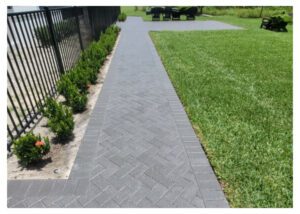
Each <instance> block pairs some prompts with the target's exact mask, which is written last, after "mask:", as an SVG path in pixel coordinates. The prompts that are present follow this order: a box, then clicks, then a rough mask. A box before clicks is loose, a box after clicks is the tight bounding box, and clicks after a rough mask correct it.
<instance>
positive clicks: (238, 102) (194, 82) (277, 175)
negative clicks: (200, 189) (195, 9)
mask: <svg viewBox="0 0 300 214" xmlns="http://www.w3.org/2000/svg"><path fill="white" fill-rule="evenodd" d="M203 18H204V17H203ZM204 19H208V20H218V21H223V22H227V23H229V24H235V25H238V26H241V27H243V28H244V29H243V30H234V31H230V30H225V31H189V32H150V35H151V38H152V40H153V42H154V44H155V46H156V49H157V51H158V53H159V55H160V57H161V59H162V62H163V64H164V66H165V68H166V70H167V72H168V75H169V77H170V79H171V81H172V83H173V85H174V87H175V89H176V92H177V94H178V96H179V97H180V99H181V102H182V103H183V105H184V107H185V110H186V112H187V114H188V116H189V119H190V121H191V122H192V124H193V127H194V129H195V131H196V133H197V135H198V136H199V138H200V140H201V142H202V144H203V146H204V149H205V151H206V153H207V155H208V158H209V160H210V162H211V164H212V166H213V168H214V171H215V173H216V175H217V177H218V179H219V181H220V183H221V185H222V186H223V188H224V192H225V194H226V197H227V199H228V200H229V202H230V206H231V207H292V206H293V164H292V160H293V154H292V118H293V108H292V107H293V105H292V104H293V102H292V95H293V93H292V88H293V83H292V77H293V73H292V62H293V55H292V43H293V42H292V41H293V38H292V26H291V25H289V26H288V30H289V32H288V33H278V32H277V33H276V32H271V31H267V30H263V29H259V25H260V22H261V19H241V18H237V17H233V16H230V17H212V18H204Z"/></svg>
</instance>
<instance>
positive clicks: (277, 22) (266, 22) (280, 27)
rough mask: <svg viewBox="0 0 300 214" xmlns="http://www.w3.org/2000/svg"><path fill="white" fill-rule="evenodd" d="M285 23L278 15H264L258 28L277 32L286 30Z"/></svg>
mask: <svg viewBox="0 0 300 214" xmlns="http://www.w3.org/2000/svg"><path fill="white" fill-rule="evenodd" d="M287 24H288V23H287V22H285V21H284V20H283V19H282V18H281V17H280V16H272V17H264V18H263V19H262V22H261V25H260V28H264V29H267V30H271V31H277V32H287V29H286V26H287Z"/></svg>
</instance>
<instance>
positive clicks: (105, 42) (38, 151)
mask: <svg viewBox="0 0 300 214" xmlns="http://www.w3.org/2000/svg"><path fill="white" fill-rule="evenodd" d="M119 31H120V29H119V28H118V27H116V26H111V27H108V28H107V29H106V31H105V32H104V33H103V34H101V36H100V39H99V40H98V41H97V42H92V43H91V45H90V46H89V47H88V48H87V49H86V50H84V51H83V52H82V54H81V57H80V59H79V61H78V63H77V64H76V66H74V68H72V69H71V70H70V71H68V72H67V73H66V74H64V75H63V76H62V77H61V79H60V80H59V82H58V85H57V90H58V92H59V93H60V94H61V95H63V96H64V97H65V99H66V102H65V103H66V105H64V104H62V103H60V102H58V101H56V100H55V99H53V98H48V99H46V101H45V105H44V106H40V109H41V112H42V114H43V115H44V116H45V117H47V118H48V127H49V128H50V130H51V131H52V132H54V133H55V135H56V137H57V139H58V140H59V141H60V142H62V141H65V140H68V139H69V138H70V137H71V136H72V134H73V130H74V126H75V123H74V118H73V112H81V111H83V110H85V107H86V103H87V93H88V90H87V89H88V84H95V83H96V81H97V75H98V73H99V69H100V67H101V65H102V64H103V62H104V61H105V58H106V56H107V55H108V54H109V53H110V52H111V50H112V48H113V46H114V44H115V41H116V39H117V36H118V33H119ZM49 151H50V143H49V139H48V138H43V139H42V138H41V137H40V136H36V135H34V134H32V133H27V134H26V135H24V136H22V137H20V138H19V139H18V140H15V141H13V152H14V154H15V155H16V156H17V158H18V159H19V160H20V163H21V165H23V166H27V165H29V164H30V163H33V162H36V161H38V160H40V159H42V157H43V156H44V155H45V154H47V153H48V152H49Z"/></svg>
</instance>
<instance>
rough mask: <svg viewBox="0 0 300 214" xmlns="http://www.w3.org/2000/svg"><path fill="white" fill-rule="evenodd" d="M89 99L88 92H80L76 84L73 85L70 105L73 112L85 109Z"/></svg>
mask: <svg viewBox="0 0 300 214" xmlns="http://www.w3.org/2000/svg"><path fill="white" fill-rule="evenodd" d="M87 100H88V98H87V95H86V94H80V93H79V91H78V89H77V88H76V87H75V86H74V85H72V86H71V89H70V99H69V105H70V106H71V108H72V110H73V112H75V113H77V112H82V111H84V110H85V108H86V103H87Z"/></svg>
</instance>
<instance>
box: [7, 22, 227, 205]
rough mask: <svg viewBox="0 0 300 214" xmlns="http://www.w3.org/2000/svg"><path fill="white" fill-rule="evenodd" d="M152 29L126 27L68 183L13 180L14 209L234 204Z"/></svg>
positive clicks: (139, 25)
mask: <svg viewBox="0 0 300 214" xmlns="http://www.w3.org/2000/svg"><path fill="white" fill-rule="evenodd" d="M183 23H184V24H186V23H187V22H183ZM168 24H172V23H168ZM174 24H175V23H174ZM149 25H152V27H153V26H155V24H154V23H153V24H149V23H148V24H145V23H143V22H142V20H141V19H140V18H133V17H129V18H128V20H127V21H126V23H123V24H121V26H122V32H121V37H120V41H119V44H118V47H117V49H116V52H115V55H114V57H113V60H112V62H111V66H110V68H109V72H108V75H107V78H106V80H105V83H104V86H103V89H102V92H101V94H100V96H99V99H98V101H97V103H96V106H95V108H94V111H93V113H92V115H91V119H90V122H89V124H88V127H87V131H86V133H85V136H84V139H83V142H82V144H81V146H80V148H79V151H78V154H77V157H76V160H75V163H74V166H73V168H72V171H71V174H70V177H69V179H67V180H25V181H24V180H22V181H13V180H11V181H8V207H228V203H227V201H226V199H225V197H224V194H223V192H222V190H221V188H220V185H219V183H218V181H217V179H216V177H215V175H214V173H213V170H212V168H211V166H210V164H209V162H208V160H207V158H206V155H205V153H204V152H203V150H202V147H201V145H200V143H199V141H198V139H197V137H196V135H195V133H194V131H193V129H192V127H191V125H190V122H189V120H188V118H187V115H186V113H185V111H184V109H183V107H182V105H181V103H180V100H179V99H178V97H177V95H176V93H175V91H174V88H173V86H172V84H171V82H170V80H169V78H168V76H167V73H166V71H165V69H164V67H163V65H162V63H161V61H160V58H159V56H158V54H157V52H156V50H155V48H154V46H153V44H152V42H151V39H150V37H149V35H148V30H149V29H153V28H152V27H151V28H148V27H149ZM176 25H177V26H178V23H176ZM217 25H218V29H219V28H220V25H221V23H217ZM174 26H175V25H174ZM174 26H173V27H174ZM199 26H202V28H201V29H203V26H209V29H211V26H210V25H199ZM223 28H228V25H225V24H224V25H223ZM231 28H232V27H230V29H231ZM174 29H175V27H174ZM196 29H197V28H196Z"/></svg>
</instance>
